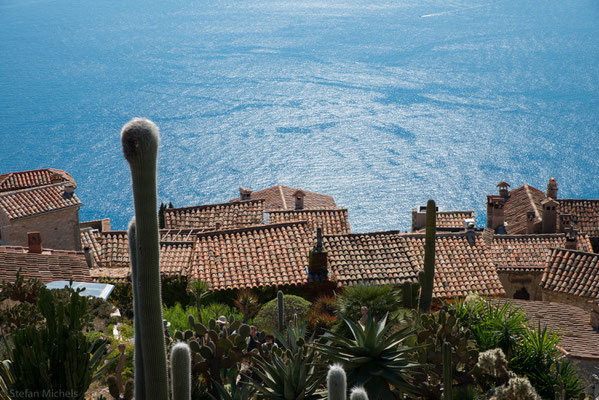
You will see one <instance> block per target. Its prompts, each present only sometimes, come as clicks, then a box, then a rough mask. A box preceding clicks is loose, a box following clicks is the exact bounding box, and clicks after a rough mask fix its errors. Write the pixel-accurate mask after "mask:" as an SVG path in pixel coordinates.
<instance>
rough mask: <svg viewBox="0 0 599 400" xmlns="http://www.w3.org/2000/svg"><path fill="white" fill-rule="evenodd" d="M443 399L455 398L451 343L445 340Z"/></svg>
mask: <svg viewBox="0 0 599 400" xmlns="http://www.w3.org/2000/svg"><path fill="white" fill-rule="evenodd" d="M442 349H443V400H452V399H453V383H452V382H453V375H452V371H453V366H452V362H451V344H449V343H447V342H443V346H442Z"/></svg>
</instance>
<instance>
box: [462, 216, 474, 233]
mask: <svg viewBox="0 0 599 400" xmlns="http://www.w3.org/2000/svg"><path fill="white" fill-rule="evenodd" d="M470 226H472V229H474V227H475V226H476V225H475V223H474V219H472V218H466V219H464V230H465V231H467V230H468V229H469V228H470Z"/></svg>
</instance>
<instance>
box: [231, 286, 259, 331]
mask: <svg viewBox="0 0 599 400" xmlns="http://www.w3.org/2000/svg"><path fill="white" fill-rule="evenodd" d="M235 306H236V307H237V309H238V310H239V312H241V313H242V314H243V323H244V324H247V323H248V321H249V319H250V318H252V317H253V316H254V315H256V313H257V312H258V310H259V309H260V302H259V301H258V296H256V295H255V294H254V293H252V291H251V290H249V289H242V290H240V291H239V292H237V297H236V298H235Z"/></svg>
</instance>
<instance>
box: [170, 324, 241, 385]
mask: <svg viewBox="0 0 599 400" xmlns="http://www.w3.org/2000/svg"><path fill="white" fill-rule="evenodd" d="M188 318H189V319H188V321H189V327H190V328H191V329H189V330H186V331H185V332H181V331H177V332H175V335H174V336H175V339H176V340H178V341H185V342H187V344H189V347H190V349H191V352H192V363H193V364H192V369H191V371H192V376H193V378H194V380H195V379H196V378H198V377H199V376H200V375H201V376H202V377H203V378H204V379H205V380H206V381H207V383H208V391H209V392H210V394H212V395H213V396H217V395H218V389H217V386H218V385H222V384H223V376H226V374H227V372H228V370H229V369H231V368H234V367H236V366H237V363H238V362H240V361H241V359H242V358H243V357H244V356H245V354H246V349H247V342H246V339H247V338H248V336H249V333H250V327H249V326H248V325H246V324H242V323H241V321H239V320H234V319H231V320H230V321H229V323H228V324H227V325H221V324H218V323H217V322H216V321H215V320H213V319H212V320H210V321H208V323H207V324H206V325H204V324H201V323H199V322H196V321H195V318H194V317H193V316H192V315H190V316H189V317H188ZM234 331H235V332H236V333H232V332H234Z"/></svg>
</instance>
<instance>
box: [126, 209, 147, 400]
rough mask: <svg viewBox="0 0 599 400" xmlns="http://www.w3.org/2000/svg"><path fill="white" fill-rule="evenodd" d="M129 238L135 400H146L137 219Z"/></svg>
mask: <svg viewBox="0 0 599 400" xmlns="http://www.w3.org/2000/svg"><path fill="white" fill-rule="evenodd" d="M127 236H128V237H129V258H130V260H131V287H132V291H133V316H134V319H133V331H134V334H135V343H134V351H133V363H134V366H135V368H134V378H135V385H134V391H135V398H136V399H139V400H146V389H145V385H144V362H143V351H142V348H141V342H142V340H143V336H142V334H141V332H142V330H141V323H140V322H141V321H140V320H139V319H138V318H137V316H138V315H139V311H138V308H139V302H140V301H139V291H138V289H137V286H138V285H137V282H138V272H137V250H136V249H137V236H136V235H135V217H133V218H132V219H131V222H129V228H128V229H127Z"/></svg>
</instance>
